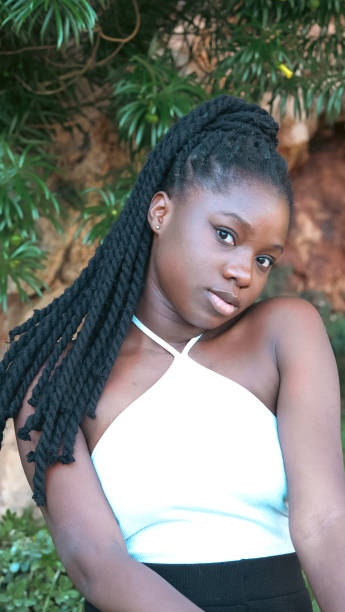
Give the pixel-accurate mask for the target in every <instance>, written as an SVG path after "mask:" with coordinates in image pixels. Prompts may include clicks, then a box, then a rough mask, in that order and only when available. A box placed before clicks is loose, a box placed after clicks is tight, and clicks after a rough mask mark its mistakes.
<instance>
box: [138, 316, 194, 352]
mask: <svg viewBox="0 0 345 612" xmlns="http://www.w3.org/2000/svg"><path fill="white" fill-rule="evenodd" d="M132 321H133V323H134V324H135V325H136V326H137V327H138V328H139V329H140V330H141V331H142V332H144V334H146V335H147V336H149V338H151V340H154V341H155V342H157V344H160V345H161V346H162V347H163V348H165V349H166V350H167V351H169V353H171V354H172V355H174V357H178V356H180V355H185V354H188V352H189V351H190V349H191V348H192V346H194V344H195V343H196V342H197V341H198V340H199V338H201V336H202V334H199V336H194V337H193V338H190V340H188V342H187V344H186V345H185V347H184V348H183V350H182V351H181V352H179V351H177V350H176V349H175V348H174V347H173V346H171V345H170V344H169V343H168V342H166V341H165V340H163V338H160V337H159V336H157V334H155V333H154V332H153V331H152V330H151V329H149V328H148V327H146V325H144V323H142V322H141V321H139V319H138V318H137V317H136V316H135V315H133V316H132Z"/></svg>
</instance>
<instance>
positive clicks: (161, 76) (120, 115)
mask: <svg viewBox="0 0 345 612" xmlns="http://www.w3.org/2000/svg"><path fill="white" fill-rule="evenodd" d="M110 80H111V81H112V82H114V81H115V75H114V74H112V73H111V74H110ZM206 97H207V96H206V93H205V91H204V90H203V89H202V88H201V87H200V85H198V84H197V82H196V80H195V76H192V75H189V76H188V77H182V76H180V75H179V74H178V73H177V71H176V68H175V67H174V66H173V64H172V60H171V55H166V56H165V57H163V58H162V57H159V56H153V57H148V58H144V57H142V56H140V55H134V56H133V57H131V59H130V62H129V66H128V69H126V73H125V75H124V76H123V77H122V78H121V79H120V80H119V81H117V82H116V84H115V86H114V100H115V104H116V108H117V113H116V121H117V125H118V128H119V132H120V136H121V137H122V139H123V140H125V141H126V142H128V143H129V144H130V145H131V149H132V151H135V152H137V151H139V150H141V149H148V148H153V147H155V145H156V144H157V142H158V141H159V140H160V139H161V138H162V136H164V134H165V133H166V132H167V131H168V129H169V127H170V126H171V125H172V123H174V122H175V121H177V120H178V119H179V118H180V117H182V116H183V115H185V114H186V113H188V112H189V111H190V110H191V109H192V108H193V107H194V106H195V105H196V104H197V103H199V102H201V101H202V100H205V99H206Z"/></svg>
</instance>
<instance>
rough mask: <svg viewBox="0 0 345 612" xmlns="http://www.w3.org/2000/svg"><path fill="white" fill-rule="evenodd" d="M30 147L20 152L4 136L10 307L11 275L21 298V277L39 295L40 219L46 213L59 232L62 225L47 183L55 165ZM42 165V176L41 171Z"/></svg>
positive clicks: (0, 273) (3, 267)
mask: <svg viewBox="0 0 345 612" xmlns="http://www.w3.org/2000/svg"><path fill="white" fill-rule="evenodd" d="M29 149H30V148H29V147H26V148H25V150H24V151H23V152H22V153H21V154H20V155H18V154H16V153H14V152H13V151H12V149H11V147H10V146H9V145H8V144H7V143H6V142H5V141H4V140H3V139H0V304H1V305H2V307H3V309H4V311H5V312H6V309H7V299H6V294H7V287H8V279H9V278H11V279H12V280H13V281H14V282H15V284H16V286H17V288H18V291H19V295H20V298H21V299H22V300H27V299H28V297H27V294H26V293H25V291H24V290H23V289H22V287H21V285H20V281H25V282H26V283H27V284H28V285H29V286H30V287H31V288H32V289H34V291H36V293H38V295H40V296H42V293H41V291H40V287H41V286H44V287H45V288H46V289H48V287H47V285H46V284H45V283H44V282H43V281H40V279H39V278H38V277H37V276H36V275H35V274H34V270H37V269H44V265H43V263H42V262H43V260H44V259H45V253H44V252H43V250H41V249H40V248H39V247H38V246H37V244H36V243H37V229H36V225H37V221H38V219H39V218H40V217H46V218H47V219H49V220H50V221H51V223H53V225H54V227H55V228H56V230H57V231H58V232H59V233H62V231H63V230H62V226H61V224H60V223H59V221H58V219H57V218H56V215H57V214H59V213H60V208H59V204H58V202H57V200H56V198H55V195H54V194H53V193H52V192H51V191H50V190H49V189H48V187H47V185H46V182H45V181H46V177H47V174H48V173H49V172H50V171H51V170H53V169H54V167H53V166H51V165H50V164H48V163H47V162H46V161H44V159H43V158H42V156H40V155H36V156H32V157H30V156H29ZM37 166H38V167H39V168H40V173H41V176H40V175H39V174H38V173H37V170H36V168H37Z"/></svg>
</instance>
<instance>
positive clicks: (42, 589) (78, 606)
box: [0, 510, 83, 612]
mask: <svg viewBox="0 0 345 612" xmlns="http://www.w3.org/2000/svg"><path fill="white" fill-rule="evenodd" d="M0 568H1V569H0V610H3V611H5V610H6V611H7V612H9V611H11V610H14V611H15V610H17V611H18V612H22V611H23V610H27V611H30V612H59V611H60V612H61V611H62V612H70V611H71V610H74V611H75V612H82V610H83V599H82V597H81V595H80V593H79V592H78V591H76V590H75V588H74V587H73V585H72V583H71V581H70V580H69V578H68V576H67V574H66V572H65V570H64V568H63V566H62V564H61V562H60V561H59V559H58V557H57V555H56V552H55V548H54V544H53V541H52V539H51V537H50V535H49V533H48V531H47V529H46V527H44V526H43V523H42V521H41V520H37V519H34V518H33V516H32V512H31V510H27V511H24V513H23V515H22V516H20V517H19V516H18V515H17V514H16V513H13V512H11V511H10V510H7V512H6V513H5V514H4V515H3V517H2V518H1V521H0Z"/></svg>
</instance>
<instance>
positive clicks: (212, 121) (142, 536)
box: [0, 96, 345, 612]
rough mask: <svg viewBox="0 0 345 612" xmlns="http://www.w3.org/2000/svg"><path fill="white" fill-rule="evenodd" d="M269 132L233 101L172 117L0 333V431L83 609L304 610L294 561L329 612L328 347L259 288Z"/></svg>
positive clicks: (336, 512)
mask: <svg viewBox="0 0 345 612" xmlns="http://www.w3.org/2000/svg"><path fill="white" fill-rule="evenodd" d="M277 131H278V126H277V124H276V123H275V122H274V121H273V119H272V117H271V116H270V115H269V114H268V113H266V111H264V110H263V109H261V108H259V107H258V106H256V105H249V104H246V103H245V102H244V101H243V100H240V99H236V98H233V97H231V96H220V97H218V98H216V99H215V100H213V101H211V102H207V103H205V104H203V105H201V106H200V107H198V108H196V109H195V110H193V111H192V112H191V113H189V114H188V115H187V116H186V117H184V118H183V119H181V121H179V123H178V124H176V125H174V126H173V127H172V128H171V130H170V131H169V132H168V134H167V135H166V136H165V137H164V138H163V140H162V141H161V142H160V143H159V145H158V146H157V147H156V149H155V150H154V151H153V152H152V153H151V154H150V156H149V158H148V160H147V162H146V164H145V166H144V168H143V170H142V171H141V173H140V175H139V177H138V180H137V183H136V185H135V187H134V189H133V192H132V195H131V197H130V198H129V200H128V202H127V204H126V206H125V208H124V209H123V211H122V212H121V214H120V216H119V219H118V221H117V222H116V223H115V224H114V225H113V226H112V227H111V229H110V231H109V233H108V235H107V236H106V238H105V240H104V242H103V244H102V245H101V246H99V247H98V248H97V250H96V253H95V255H94V257H93V258H92V259H91V260H90V262H89V264H88V266H87V268H85V269H84V270H83V271H82V273H81V275H80V276H79V278H78V279H77V280H76V281H75V282H74V283H73V285H72V286H71V287H69V288H68V289H67V290H66V291H65V292H64V293H63V295H61V296H60V297H59V298H57V299H54V300H53V302H52V303H51V304H50V305H48V306H47V307H45V308H43V309H41V310H35V311H34V314H33V316H32V317H31V318H30V319H29V320H28V321H27V322H25V323H24V324H23V325H20V326H18V327H16V328H15V329H13V330H12V331H11V332H10V341H11V345H10V347H9V349H8V351H7V353H6V355H5V356H4V359H3V361H2V362H1V364H0V383H1V412H0V424H1V428H2V429H3V428H4V426H5V422H6V419H7V418H8V417H14V419H15V426H16V431H17V437H18V446H19V451H20V454H21V458H22V462H23V467H24V470H25V472H26V475H27V478H28V481H29V483H30V485H31V486H32V488H33V491H34V499H35V501H36V503H37V504H38V505H39V506H40V507H41V509H42V512H43V515H44V517H45V519H46V522H47V524H48V527H49V529H50V532H51V534H52V536H53V539H54V542H55V545H56V548H57V551H58V553H59V555H60V557H61V559H62V562H63V564H64V565H65V567H66V569H67V571H68V573H69V575H70V577H71V579H72V581H73V582H74V584H75V585H76V586H77V587H78V589H80V591H81V592H82V593H83V594H84V595H85V597H86V599H87V600H88V601H87V603H86V604H85V609H86V610H87V611H91V610H95V609H96V610H97V609H98V610H101V611H103V612H154V611H157V612H158V611H159V612H177V611H178V612H193V611H197V610H204V611H206V612H211V611H212V612H245V611H246V612H254V610H255V611H256V612H277V611H278V610H279V611H280V610H282V611H285V612H307V611H311V609H312V608H311V602H310V598H309V596H308V593H307V590H306V588H305V586H304V581H303V577H302V574H301V566H300V563H301V565H302V567H303V569H304V570H305V572H306V575H307V577H308V579H309V581H310V583H311V586H312V588H313V590H314V592H315V595H316V597H317V600H318V602H319V605H320V607H321V608H322V611H323V612H344V609H345V478H344V468H343V459H342V449H341V441H340V427H339V420H340V408H339V387H338V378H337V371H336V365H335V360H334V356H333V353H332V350H331V348H330V344H329V341H328V338H327V335H326V332H325V330H324V327H323V325H322V323H321V320H320V317H319V315H318V313H317V312H316V310H315V309H314V308H313V307H312V306H311V305H309V304H308V303H307V302H304V301H302V300H300V299H294V298H273V299H269V300H264V301H257V298H258V297H259V295H260V293H261V291H262V289H263V287H264V285H265V283H266V281H267V278H268V275H269V272H270V269H271V268H272V265H274V264H275V263H276V262H277V261H278V260H279V257H280V256H281V253H282V252H283V249H284V244H285V241H286V237H287V233H288V229H289V226H290V224H291V209H292V193H291V188H290V183H289V179H288V176H287V169H286V163H285V161H284V160H283V159H282V158H281V157H280V156H279V155H278V154H277V153H276V150H275V149H276V145H277ZM15 336H20V337H19V338H18V339H16V340H15ZM62 464H67V465H62Z"/></svg>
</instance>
